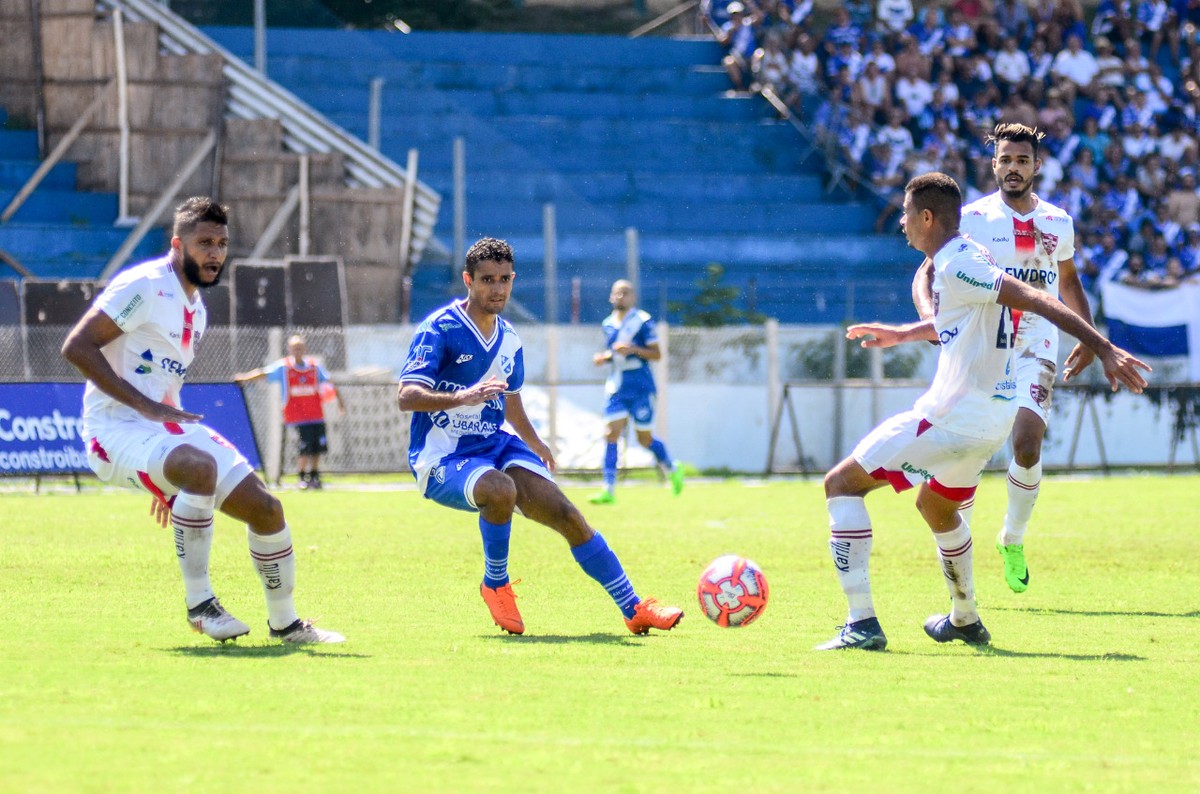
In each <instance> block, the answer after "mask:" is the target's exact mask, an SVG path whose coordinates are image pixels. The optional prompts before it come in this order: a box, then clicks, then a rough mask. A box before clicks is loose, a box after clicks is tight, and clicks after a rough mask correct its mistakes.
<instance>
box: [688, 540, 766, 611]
mask: <svg viewBox="0 0 1200 794" xmlns="http://www.w3.org/2000/svg"><path fill="white" fill-rule="evenodd" d="M696 596H697V597H698V598H699V599H700V608H701V609H703V610H704V614H705V615H707V616H708V619H709V620H711V621H712V622H713V623H716V624H717V625H718V626H721V627H722V628H737V627H738V626H748V625H750V624H751V623H753V622H754V621H755V620H757V619H758V616H759V615H761V614H762V613H763V610H765V609H766V608H767V596H768V588H767V577H765V576H763V572H762V571H761V570H760V569H759V567H758V566H757V565H755V564H754V562H753V561H752V560H748V559H746V558H745V557H739V556H737V555H736V554H727V555H725V556H724V557H718V558H717V559H715V560H713V561H712V563H711V564H710V565H709V566H708V567H707V568H705V569H704V573H702V574H700V584H698V585H697V586H696Z"/></svg>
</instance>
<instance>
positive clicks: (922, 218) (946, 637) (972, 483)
mask: <svg viewBox="0 0 1200 794" xmlns="http://www.w3.org/2000/svg"><path fill="white" fill-rule="evenodd" d="M961 207H962V193H961V191H960V190H959V187H958V185H957V183H955V181H954V180H953V179H951V178H950V177H949V176H947V175H945V174H942V173H938V172H932V173H927V174H922V175H921V176H918V177H916V178H915V179H913V180H912V181H910V182H909V183H908V186H907V187H906V188H905V193H904V207H903V210H904V214H903V215H902V216H901V219H900V225H901V226H902V227H903V229H904V235H905V237H906V238H907V240H908V244H909V245H910V246H912V247H913V248H915V249H916V250H918V251H921V252H922V253H924V254H925V256H926V257H927V259H926V263H925V264H923V265H922V267H929V266H930V265H929V264H928V263H932V265H931V267H932V294H933V317H932V319H928V320H922V321H918V322H914V323H909V324H907V325H884V324H877V323H871V324H863V325H852V326H850V327H849V328H848V329H846V336H847V338H850V339H862V338H865V337H871V338H869V339H866V340H865V341H864V342H863V343H862V344H863V346H864V347H891V346H892V345H895V344H899V343H901V342H907V341H917V340H925V341H930V342H936V343H938V344H939V345H940V346H941V350H940V352H939V355H938V365H937V371H936V372H935V374H934V377H933V382H932V383H931V384H930V386H929V390H928V391H926V392H925V393H924V394H923V395H921V396H920V397H919V398H917V401H916V403H914V404H913V407H912V408H911V409H910V410H908V411H904V412H902V413H899V414H897V415H896V416H893V417H891V418H890V419H886V420H884V421H883V423H881V424H880V425H879V426H878V427H876V428H875V429H874V430H872V431H871V432H870V433H868V434H867V436H866V437H865V438H864V439H863V440H862V441H860V442H859V443H858V446H856V447H855V448H854V451H853V452H852V453H851V454H850V456H849V457H847V458H846V459H845V460H843V461H842V462H841V463H839V464H837V465H836V466H835V467H834V468H833V469H832V470H831V471H830V472H829V473H828V474H827V475H826V476H825V497H826V506H827V508H828V511H829V529H830V539H829V549H830V553H831V556H832V558H833V563H834V567H835V568H836V570H837V576H838V582H839V583H840V584H841V587H842V592H843V593H844V594H845V596H846V601H847V604H848V606H849V614H848V615H847V617H846V622H845V625H843V626H842V627H841V630H840V631H839V633H838V635H837V636H835V637H834V638H833V639H831V640H829V641H828V642H826V643H823V644H822V645H818V646H817V650H836V649H841V648H858V649H861V650H876V651H878V650H883V649H884V648H886V647H887V637H886V636H885V635H884V633H883V629H882V627H881V626H880V624H879V619H878V618H877V617H876V614H875V604H874V601H873V600H872V597H871V580H870V574H869V562H870V554H871V543H872V530H871V518H870V516H869V515H868V514H867V508H866V502H865V500H864V497H865V496H866V495H867V494H868V493H870V492H871V491H874V490H875V489H877V488H881V487H883V486H885V485H891V486H892V487H893V489H895V491H896V492H897V493H899V492H900V491H904V490H907V489H909V488H913V487H917V488H918V492H917V504H916V507H917V511H918V512H920V513H921V517H922V518H924V519H925V522H926V523H927V524H928V525H929V528H930V529H931V530H932V531H933V537H934V540H935V541H936V543H937V549H938V559H939V561H940V563H941V568H942V575H943V577H944V578H945V580H946V587H947V589H948V590H949V592H950V599H951V603H952V606H951V610H950V612H949V614H945V615H934V616H932V617H931V618H929V619H928V620H927V621H926V622H925V633H926V634H928V635H929V636H930V637H931V638H932V639H934V640H935V641H937V642H950V641H952V640H962V641H963V642H966V643H968V644H971V645H986V644H988V643H989V642H990V641H991V634H990V633H989V632H988V630H987V629H986V628H984V625H983V622H982V621H981V620H980V618H979V613H978V611H977V610H976V607H975V582H974V573H973V569H972V543H971V530H970V526H969V525H968V523H967V518H966V517H965V516H963V515H960V513H959V507H960V506H961V505H962V503H964V502H967V501H969V500H970V499H972V498H973V497H974V495H975V489H976V487H977V486H978V485H979V480H980V477H981V475H982V473H983V469H984V467H985V466H986V465H987V462H988V461H989V460H990V459H991V457H992V455H994V454H995V453H996V451H997V450H999V449H1000V447H1001V446H1002V445H1003V444H1004V440H1005V438H1007V437H1008V434H1009V432H1010V430H1011V429H1012V426H1013V420H1014V418H1015V416H1016V412H1017V405H1018V403H1017V400H1016V397H1017V389H1018V386H1017V383H1018V378H1017V375H1016V362H1015V359H1014V355H1013V350H1014V346H1015V344H1016V342H1015V337H1016V333H1015V329H1014V327H1013V319H1012V315H1013V312H1014V311H1030V312H1036V313H1037V314H1038V315H1039V316H1041V317H1043V318H1045V319H1046V320H1048V321H1049V322H1051V323H1053V324H1054V325H1056V326H1058V327H1059V328H1061V329H1063V330H1064V331H1066V332H1068V333H1070V334H1071V335H1072V336H1074V337H1075V338H1077V339H1078V340H1079V341H1080V342H1081V343H1082V344H1085V345H1087V347H1089V348H1090V349H1091V350H1092V351H1094V352H1095V354H1096V357H1097V359H1099V361H1100V362H1101V364H1102V365H1103V366H1104V374H1105V376H1106V377H1107V378H1108V381H1109V383H1110V384H1111V386H1112V388H1113V390H1114V391H1115V390H1116V389H1117V387H1118V384H1124V385H1125V387H1126V388H1128V389H1129V390H1130V391H1132V392H1135V393H1141V391H1142V389H1143V388H1144V387H1145V385H1146V381H1145V378H1143V377H1142V375H1141V373H1140V372H1138V369H1146V370H1148V369H1149V367H1147V366H1146V365H1145V364H1143V363H1142V362H1141V361H1138V360H1137V359H1136V358H1133V357H1132V356H1130V355H1129V354H1128V353H1126V352H1125V351H1124V350H1121V349H1120V348H1118V347H1114V346H1113V344H1112V343H1111V342H1109V341H1108V340H1107V339H1105V338H1104V337H1103V336H1101V335H1100V334H1099V333H1098V332H1097V331H1096V330H1095V329H1094V328H1093V327H1092V326H1091V324H1090V323H1089V322H1088V320H1086V319H1084V318H1082V317H1080V316H1079V315H1077V314H1076V313H1075V312H1073V311H1071V310H1070V309H1069V308H1067V307H1066V306H1065V305H1064V304H1063V303H1061V302H1060V301H1058V300H1056V299H1054V298H1052V297H1050V296H1049V295H1047V294H1046V293H1045V292H1043V291H1041V290H1038V289H1035V288H1034V287H1031V286H1029V285H1028V284H1026V283H1024V282H1023V281H1018V280H1017V279H1015V278H1013V277H1012V276H1010V275H1008V274H1006V273H1005V272H1004V270H1003V269H1001V268H1000V267H999V266H997V264H996V261H995V260H994V259H993V258H992V256H991V254H989V253H988V251H987V249H986V248H984V247H983V246H981V245H979V244H978V243H975V242H974V241H972V240H970V239H967V238H965V237H963V236H961V235H960V234H959V220H960V215H961Z"/></svg>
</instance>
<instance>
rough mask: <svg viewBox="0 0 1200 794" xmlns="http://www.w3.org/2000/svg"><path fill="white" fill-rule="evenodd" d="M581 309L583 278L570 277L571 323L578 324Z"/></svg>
mask: <svg viewBox="0 0 1200 794" xmlns="http://www.w3.org/2000/svg"><path fill="white" fill-rule="evenodd" d="M582 309H583V279H582V278H580V277H579V276H572V277H571V325H579V319H580V315H581V314H582Z"/></svg>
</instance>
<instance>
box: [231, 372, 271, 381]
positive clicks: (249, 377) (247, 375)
mask: <svg viewBox="0 0 1200 794" xmlns="http://www.w3.org/2000/svg"><path fill="white" fill-rule="evenodd" d="M265 377H267V372H266V370H263V369H252V370H250V371H249V372H239V373H238V374H236V375H234V376H233V382H234V383H252V382H254V381H256V380H258V379H260V378H265Z"/></svg>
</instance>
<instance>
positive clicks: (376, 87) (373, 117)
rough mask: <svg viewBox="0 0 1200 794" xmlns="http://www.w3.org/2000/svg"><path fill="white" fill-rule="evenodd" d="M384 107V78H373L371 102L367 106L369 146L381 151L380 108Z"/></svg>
mask: <svg viewBox="0 0 1200 794" xmlns="http://www.w3.org/2000/svg"><path fill="white" fill-rule="evenodd" d="M382 106H383V78H382V77H372V78H371V93H370V100H368V104H367V146H370V147H371V148H372V149H374V150H375V151H379V125H380V108H381V107H382Z"/></svg>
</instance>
